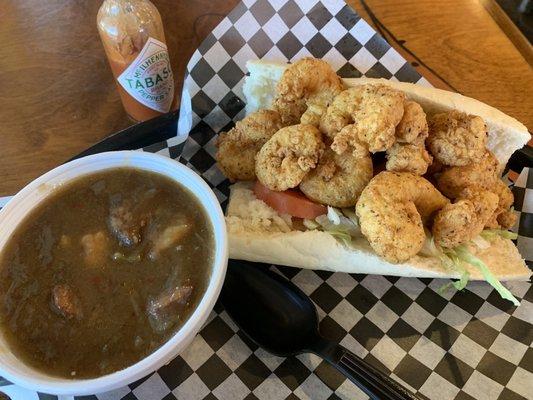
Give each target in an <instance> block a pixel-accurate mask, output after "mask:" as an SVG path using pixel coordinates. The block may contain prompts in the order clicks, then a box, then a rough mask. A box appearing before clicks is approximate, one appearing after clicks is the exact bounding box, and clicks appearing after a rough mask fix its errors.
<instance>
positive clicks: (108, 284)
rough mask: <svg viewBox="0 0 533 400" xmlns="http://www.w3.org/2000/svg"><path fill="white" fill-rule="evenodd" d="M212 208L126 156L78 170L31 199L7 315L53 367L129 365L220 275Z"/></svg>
mask: <svg viewBox="0 0 533 400" xmlns="http://www.w3.org/2000/svg"><path fill="white" fill-rule="evenodd" d="M213 253H214V237H213V232H212V227H211V225H210V222H209V220H208V218H207V215H206V213H205V211H204V209H203V207H202V206H201V204H200V203H199V202H198V200H197V199H196V198H195V197H194V196H193V194H192V193H190V192H189V191H188V190H187V189H185V188H184V187H182V186H180V185H179V184H177V183H176V182H174V181H172V180H171V179H169V178H167V177H164V176H161V175H158V174H155V173H151V172H146V171H142V170H138V169H133V168H119V169H113V170H108V171H104V172H100V173H95V174H91V175H88V176H85V177H80V178H79V179H78V180H75V181H73V182H71V183H69V184H67V185H65V186H64V187H62V188H59V189H58V190H57V191H56V192H55V193H54V194H53V195H52V196H50V197H49V198H48V199H47V200H45V201H44V202H43V204H40V205H39V206H38V207H37V208H36V209H34V210H33V211H32V212H31V213H30V214H29V215H28V216H27V217H26V218H25V220H24V221H23V222H22V223H21V224H20V225H19V227H18V228H17V229H16V231H15V232H14V234H13V235H12V237H11V238H10V239H9V241H8V243H7V244H6V246H5V248H4V251H3V253H2V254H1V257H0V275H1V277H0V323H1V329H2V333H3V335H4V337H5V338H6V341H7V343H8V344H9V346H10V348H11V349H12V351H13V352H14V353H15V355H17V356H18V357H19V358H21V359H22V360H23V361H25V362H26V363H28V364H29V365H32V366H34V367H35V368H36V369H39V370H41V371H43V372H45V373H48V374H52V375H56V376H61V377H69V378H92V377H97V376H101V375H105V374H108V373H110V372H113V371H117V370H120V369H123V368H125V367H128V366H130V365H132V364H134V363H135V362H137V361H139V360H140V359H142V358H144V357H145V356H147V355H149V354H150V353H152V352H153V351H155V350H156V349H157V348H158V347H160V346H161V345H163V344H164V343H165V341H167V340H168V339H169V338H170V337H171V336H172V335H173V334H174V333H175V332H176V331H177V330H178V329H179V328H180V327H181V326H182V325H183V324H184V322H185V321H186V320H187V318H188V317H189V316H190V314H191V313H192V312H193V311H194V309H195V308H196V306H197V305H198V303H199V301H200V299H201V298H202V296H203V294H204V292H205V290H206V287H207V284H208V281H209V277H210V275H211V268H212V262H213V257H214V254H213Z"/></svg>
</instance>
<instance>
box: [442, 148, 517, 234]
mask: <svg viewBox="0 0 533 400" xmlns="http://www.w3.org/2000/svg"><path fill="white" fill-rule="evenodd" d="M498 171H499V165H498V160H497V159H496V157H495V156H494V155H493V154H492V153H491V152H490V151H488V150H487V151H486V153H485V154H484V155H483V158H482V159H481V161H480V162H479V163H474V164H470V165H467V166H464V167H450V168H447V169H445V170H444V172H442V174H441V175H440V176H439V177H438V178H437V187H438V188H439V190H440V191H441V192H442V193H444V194H445V195H446V196H448V197H449V198H452V199H456V198H459V197H461V193H462V192H463V191H464V190H465V189H466V188H476V187H478V188H482V189H485V190H488V191H490V192H492V193H494V194H496V195H497V196H498V198H499V202H498V207H497V208H496V210H495V211H494V213H493V215H492V217H491V218H490V219H489V220H488V221H487V222H486V225H485V226H486V227H487V228H503V229H508V228H510V227H512V226H513V225H514V224H515V222H516V215H515V214H514V213H513V212H512V211H510V210H509V208H510V207H511V206H512V205H513V203H514V196H513V192H511V189H509V188H508V187H507V185H506V184H505V183H504V182H503V181H502V180H501V179H499V178H498Z"/></svg>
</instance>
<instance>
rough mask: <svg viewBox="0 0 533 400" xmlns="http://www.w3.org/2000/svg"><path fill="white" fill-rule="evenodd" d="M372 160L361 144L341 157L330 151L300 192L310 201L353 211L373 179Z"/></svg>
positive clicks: (323, 156) (312, 172)
mask: <svg viewBox="0 0 533 400" xmlns="http://www.w3.org/2000/svg"><path fill="white" fill-rule="evenodd" d="M372 175H373V171H372V159H371V158H370V153H369V152H368V150H367V148H366V147H365V146H364V145H362V144H358V147H357V148H355V149H353V151H349V152H345V153H344V154H342V155H339V154H336V153H335V152H334V151H333V150H331V149H327V150H326V151H325V152H324V154H323V155H322V157H320V160H319V162H318V166H317V167H316V169H313V170H312V171H311V172H309V174H307V175H306V177H305V178H304V180H303V181H302V183H300V190H301V191H302V192H303V193H304V194H305V195H306V196H307V197H309V198H310V199H311V200H314V201H316V202H318V203H322V204H327V205H329V206H333V207H351V206H354V205H355V203H356V202H357V199H358V197H359V195H360V194H361V192H362V191H363V189H364V188H365V186H366V185H367V184H368V182H369V181H370V179H372Z"/></svg>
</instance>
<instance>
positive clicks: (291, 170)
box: [255, 124, 325, 191]
mask: <svg viewBox="0 0 533 400" xmlns="http://www.w3.org/2000/svg"><path fill="white" fill-rule="evenodd" d="M321 139H322V138H321V134H320V131H319V130H318V129H317V128H315V127H314V126H312V125H304V124H301V125H292V126H288V127H285V128H282V129H280V130H279V131H277V132H276V133H275V134H274V135H273V136H272V137H271V138H270V139H269V140H268V141H267V142H266V143H265V144H264V146H263V147H262V148H261V150H259V153H257V156H256V160H255V173H256V175H257V178H258V179H259V181H260V182H261V183H262V184H263V185H264V186H266V187H267V188H269V189H270V190H275V191H283V190H287V189H290V188H293V187H296V186H298V185H299V184H300V182H302V179H304V177H305V175H306V174H307V173H308V172H309V171H310V170H311V169H312V168H315V166H316V164H317V163H318V159H319V158H320V156H321V155H322V153H323V152H324V147H325V146H324V144H323V143H322V140H321Z"/></svg>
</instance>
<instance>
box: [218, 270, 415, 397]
mask: <svg viewBox="0 0 533 400" xmlns="http://www.w3.org/2000/svg"><path fill="white" fill-rule="evenodd" d="M221 300H222V304H223V305H224V307H225V308H226V311H227V312H228V314H229V315H230V317H231V318H232V319H233V320H234V321H235V323H236V324H237V325H238V326H239V328H240V329H241V330H242V331H243V332H244V333H245V334H246V335H247V336H248V337H249V338H250V339H251V340H252V341H253V342H255V343H257V345H259V346H261V347H262V348H264V349H265V350H267V351H269V352H270V353H273V354H276V355H279V356H284V357H285V356H290V355H296V354H300V353H314V354H316V355H318V356H320V357H322V358H323V359H324V360H326V361H328V362H329V363H331V365H333V366H334V367H335V368H336V369H337V370H339V371H340V372H342V373H343V374H344V375H345V376H346V377H347V378H348V379H350V380H351V381H352V382H353V383H355V384H356V385H357V386H358V387H359V388H361V390H363V391H364V392H365V393H366V394H367V395H368V396H370V398H371V399H373V400H399V399H402V400H403V399H411V400H412V399H417V397H416V396H415V395H414V394H412V393H411V392H409V391H408V390H407V389H406V388H404V387H403V386H401V385H400V384H399V383H397V382H395V381H394V380H392V379H391V378H389V377H388V376H386V375H385V374H383V373H382V372H381V371H379V370H377V369H376V368H375V367H373V366H372V365H370V364H368V363H367V362H366V361H364V360H363V359H361V358H360V357H358V356H356V355H355V354H353V353H352V352H350V351H349V350H347V349H345V348H344V347H342V346H341V345H339V344H336V343H333V342H331V341H329V340H327V339H325V338H323V337H322V336H321V335H320V333H319V331H318V316H317V312H316V308H315V306H314V304H313V303H312V301H311V300H310V299H309V297H307V295H306V294H305V293H303V292H302V291H301V290H300V289H299V288H298V287H296V286H295V285H294V284H293V283H292V282H290V281H289V280H287V279H285V278H284V277H282V276H280V275H279V274H277V273H275V272H273V271H270V270H269V269H268V268H267V267H266V266H264V265H260V264H254V263H251V262H246V261H235V260H230V262H229V265H228V272H227V274H226V281H225V283H224V287H223V289H222V295H221Z"/></svg>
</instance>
